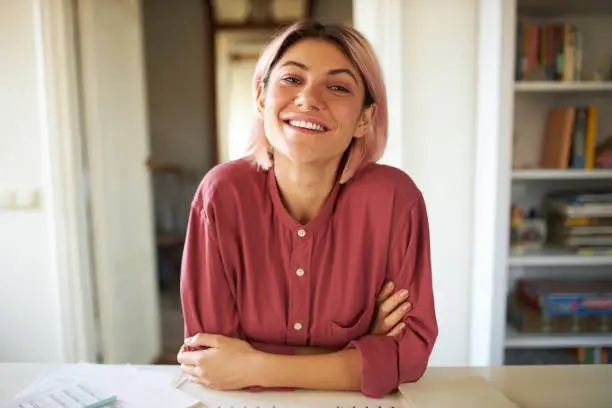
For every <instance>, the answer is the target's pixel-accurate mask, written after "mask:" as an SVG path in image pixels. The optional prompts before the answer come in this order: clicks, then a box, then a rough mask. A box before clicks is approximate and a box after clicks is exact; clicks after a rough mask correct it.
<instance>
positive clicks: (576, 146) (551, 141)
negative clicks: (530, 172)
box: [541, 105, 598, 170]
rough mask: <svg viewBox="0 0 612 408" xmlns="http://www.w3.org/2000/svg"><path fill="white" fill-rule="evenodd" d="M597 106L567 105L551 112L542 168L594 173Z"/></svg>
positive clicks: (546, 129)
mask: <svg viewBox="0 0 612 408" xmlns="http://www.w3.org/2000/svg"><path fill="white" fill-rule="evenodd" d="M597 115H598V109H597V106H594V105H590V106H564V107H557V108H553V109H551V110H550V111H549V112H548V117H547V120H546V128H545V135H544V146H543V149H542V159H541V167H542V168H545V169H583V170H591V169H594V168H595V164H596V148H597V146H596V140H597Z"/></svg>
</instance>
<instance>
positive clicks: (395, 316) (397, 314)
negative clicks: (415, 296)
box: [384, 302, 411, 334]
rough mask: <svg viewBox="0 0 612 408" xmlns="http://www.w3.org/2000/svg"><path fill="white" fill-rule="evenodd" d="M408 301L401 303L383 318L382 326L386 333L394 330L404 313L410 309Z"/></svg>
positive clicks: (400, 322)
mask: <svg viewBox="0 0 612 408" xmlns="http://www.w3.org/2000/svg"><path fill="white" fill-rule="evenodd" d="M410 307H411V305H410V303H408V302H406V303H402V304H401V305H400V306H399V307H398V308H396V309H395V310H394V311H393V312H391V313H390V314H389V315H387V317H385V320H384V327H385V328H386V329H387V334H389V333H390V332H391V331H394V330H395V329H396V328H397V327H398V326H399V325H400V324H402V320H403V319H404V316H406V313H408V311H409V310H410Z"/></svg>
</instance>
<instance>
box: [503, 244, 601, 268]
mask: <svg viewBox="0 0 612 408" xmlns="http://www.w3.org/2000/svg"><path fill="white" fill-rule="evenodd" d="M508 263H509V265H510V266H610V265H612V251H611V252H610V253H602V254H592V255H591V254H581V253H575V252H569V251H566V250H563V249H557V248H546V249H543V250H542V251H537V252H526V253H524V254H514V253H511V254H510V256H509V259H508Z"/></svg>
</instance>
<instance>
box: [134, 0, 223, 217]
mask: <svg viewBox="0 0 612 408" xmlns="http://www.w3.org/2000/svg"><path fill="white" fill-rule="evenodd" d="M202 3H203V2H202V1H201V0H181V1H168V0H147V1H144V2H142V4H143V18H144V22H143V24H144V35H145V44H146V70H147V87H148V102H149V103H148V105H149V129H150V134H151V152H152V154H153V156H154V157H155V158H156V159H158V160H161V161H163V162H170V163H177V164H180V165H181V166H184V167H187V168H188V169H191V170H194V171H195V172H196V173H197V174H198V176H202V175H204V173H205V172H206V171H208V170H209V168H210V166H211V165H212V159H213V151H212V149H211V143H212V141H213V138H214V137H215V134H214V129H213V128H212V119H213V107H212V103H213V98H212V92H211V90H210V89H209V85H208V84H209V82H210V77H211V75H212V72H211V70H210V66H211V65H210V57H209V54H208V51H207V49H206V47H207V44H208V42H209V38H210V36H211V35H212V34H211V32H210V27H207V25H206V24H205V20H206V16H205V14H204V12H205V9H204V8H203V7H202ZM198 181H199V180H197V179H196V180H194V181H192V182H191V183H190V184H187V185H185V188H184V190H183V191H182V192H179V194H182V195H183V196H184V197H183V201H184V203H185V207H184V211H182V212H181V216H180V217H179V220H178V221H179V225H180V227H181V228H182V227H184V224H185V223H186V217H187V209H188V208H189V204H190V202H191V199H192V197H193V192H194V191H195V188H196V185H197V182H198ZM155 187H156V188H155V190H156V191H155V193H156V206H157V207H158V208H157V209H158V211H159V206H160V205H162V204H163V203H164V202H165V200H164V199H165V198H167V196H168V195H172V194H176V192H173V191H168V189H167V188H164V186H163V184H162V183H159V180H157V182H156V186H155Z"/></svg>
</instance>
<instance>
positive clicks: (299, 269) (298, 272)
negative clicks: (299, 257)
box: [295, 268, 304, 276]
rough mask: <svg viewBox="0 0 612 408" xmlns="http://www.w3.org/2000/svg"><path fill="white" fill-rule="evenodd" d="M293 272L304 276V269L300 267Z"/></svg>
mask: <svg viewBox="0 0 612 408" xmlns="http://www.w3.org/2000/svg"><path fill="white" fill-rule="evenodd" d="M295 274H296V275H297V276H304V270H303V269H302V268H298V270H297V271H295Z"/></svg>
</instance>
